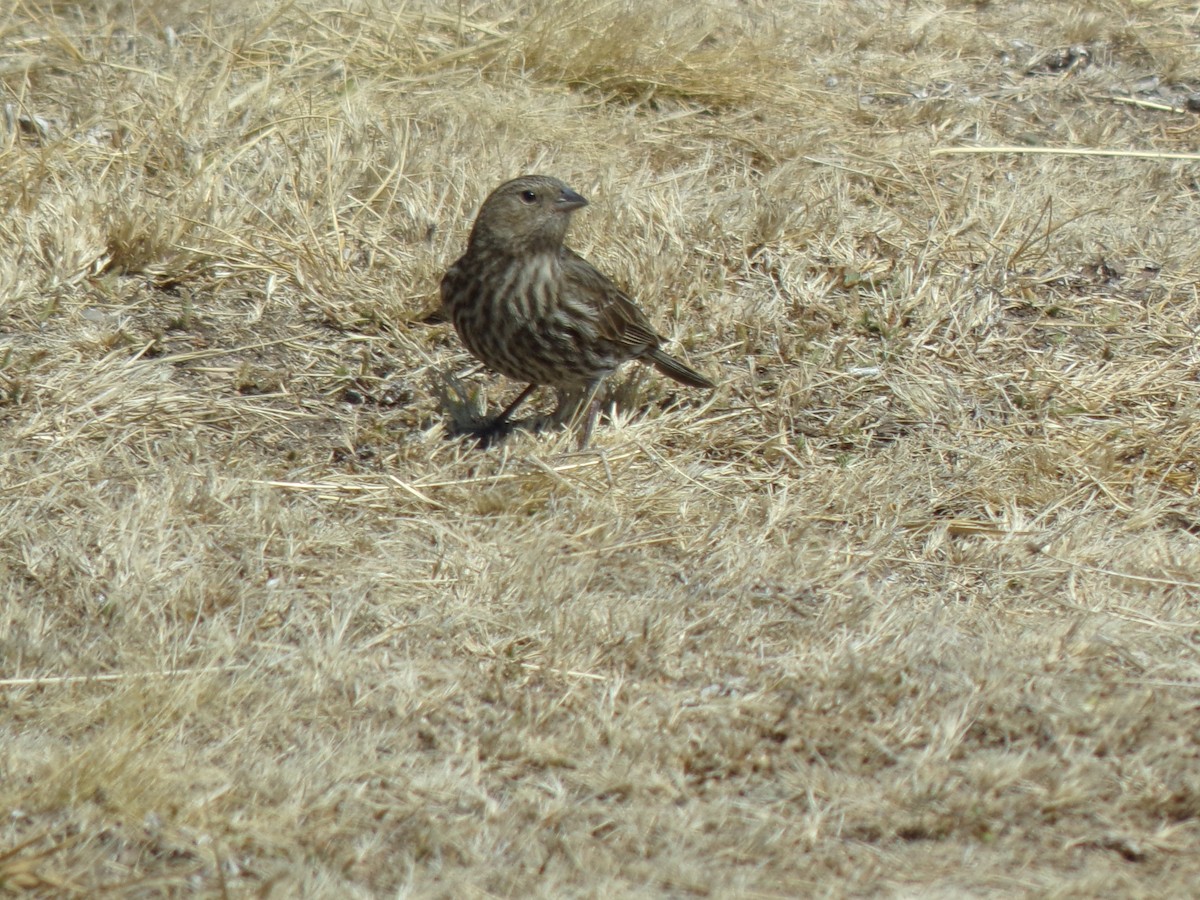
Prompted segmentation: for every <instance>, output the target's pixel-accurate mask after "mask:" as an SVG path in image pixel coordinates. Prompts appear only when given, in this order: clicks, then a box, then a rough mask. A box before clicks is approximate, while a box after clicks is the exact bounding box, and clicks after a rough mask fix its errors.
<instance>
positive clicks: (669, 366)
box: [646, 349, 717, 390]
mask: <svg viewBox="0 0 1200 900" xmlns="http://www.w3.org/2000/svg"><path fill="white" fill-rule="evenodd" d="M646 362H648V363H650V364H651V365H653V366H654V368H656V369H658V371H660V372H662V373H663V374H664V375H666V376H667V377H668V378H674V379H675V380H676V381H678V382H679V383H680V384H686V385H687V386H688V387H694V388H704V389H706V390H712V389H713V388H715V387H716V386H717V385H716V382H713V381H710V380H709V379H708V378H705V377H704V376H703V375H701V374H700V373H699V372H697V371H696V370H695V369H693V368H692V367H691V366H689V365H687V364H686V363H683V362H680V361H679V360H677V359H676V358H675V357H673V356H668V355H667V354H666V353H663V352H662V351H661V350H658V349H655V350H651V351H650V352H649V353H648V354H646Z"/></svg>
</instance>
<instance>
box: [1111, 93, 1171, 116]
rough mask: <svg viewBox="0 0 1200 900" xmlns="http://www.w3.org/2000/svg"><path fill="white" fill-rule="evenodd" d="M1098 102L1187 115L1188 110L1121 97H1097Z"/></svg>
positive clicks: (1152, 101) (1155, 102) (1150, 101)
mask: <svg viewBox="0 0 1200 900" xmlns="http://www.w3.org/2000/svg"><path fill="white" fill-rule="evenodd" d="M1096 99H1097V100H1111V101H1112V102H1113V103H1124V104H1126V105H1127V106H1140V107H1141V108H1142V109H1157V110H1161V111H1162V112H1173V113H1185V112H1187V111H1188V110H1187V109H1186V108H1184V107H1182V106H1172V105H1171V104H1169V103H1159V102H1157V101H1155V100H1139V99H1138V98H1137V97H1120V96H1117V95H1115V94H1114V95H1111V96H1107V97H1097V98H1096Z"/></svg>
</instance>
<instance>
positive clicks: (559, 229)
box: [427, 175, 716, 446]
mask: <svg viewBox="0 0 1200 900" xmlns="http://www.w3.org/2000/svg"><path fill="white" fill-rule="evenodd" d="M587 202H588V201H587V200H585V199H584V198H583V197H582V196H581V195H580V194H578V193H576V192H575V191H573V190H571V188H569V187H568V186H567V185H566V184H564V183H563V182H562V181H559V180H558V179H557V178H551V177H549V176H546V175H525V176H522V177H520V178H514V179H513V180H511V181H506V182H505V183H504V184H502V185H500V186H499V187H498V188H496V189H495V190H494V191H492V193H491V194H490V195H489V196H488V198H487V199H486V200H485V201H484V202H483V206H481V207H480V209H479V214H478V215H477V216H476V217H475V224H474V226H473V227H472V228H471V235H470V238H469V239H468V240H467V250H466V252H465V253H464V254H463V255H462V256H461V257H460V258H459V259H458V260H457V261H456V262H455V263H454V264H453V265H452V266H451V267H450V268H449V269H448V270H447V271H446V274H445V275H444V276H443V278H442V285H441V298H442V307H441V310H440V314H441V316H444V317H445V318H448V319H449V320H450V321H451V322H452V323H453V324H454V328H455V330H456V331H457V332H458V336H459V337H460V338H461V339H462V342H463V343H464V344H465V345H466V347H467V349H468V350H470V351H471V353H472V354H474V355H475V356H476V357H477V358H478V359H480V360H481V361H482V362H483V363H484V364H486V365H487V366H488V367H490V368H492V369H494V370H496V371H497V372H499V373H500V374H501V375H505V376H507V377H508V378H512V379H514V380H516V381H524V382H527V385H528V386H527V387H526V388H525V389H524V390H523V391H521V393H520V394H519V395H518V396H517V398H516V399H515V400H514V401H513V402H512V403H510V404H509V405H508V406H507V407H506V408H505V409H504V411H503V412H501V413H500V415H498V416H497V417H496V418H495V419H493V420H492V421H491V422H489V423H487V425H485V426H484V427H482V428H480V429H478V430H476V431H475V432H474V433H475V434H476V435H477V436H478V437H479V438H480V441H481V443H482V444H483V445H484V446H486V445H487V444H488V443H489V442H490V441H491V440H492V439H494V438H496V437H498V436H501V435H503V434H504V433H505V432H507V430H508V429H509V428H510V427H511V426H510V424H509V420H510V418H511V417H512V415H513V413H514V412H515V411H516V410H517V407H519V406H520V405H521V404H522V403H523V402H524V401H525V399H526V398H527V397H529V395H530V394H531V393H533V391H534V390H535V389H536V388H537V387H539V386H541V385H547V386H550V387H554V388H556V389H557V390H558V392H559V406H558V409H557V410H556V411H555V413H554V416H553V419H554V421H555V422H557V423H558V424H564V423H568V422H574V421H575V420H577V419H578V418H579V415H580V413H581V411H583V410H584V409H585V408H587V409H588V412H587V418H586V422H585V425H584V430H583V434H582V442H583V443H586V441H587V439H588V436H589V435H590V433H591V429H592V425H593V423H594V421H595V417H596V413H597V412H598V404H596V403H595V402H594V398H595V395H596V392H597V390H598V389H599V387H600V384H601V382H602V381H603V380H604V379H605V378H607V377H608V376H609V375H611V374H612V373H613V372H615V371H616V370H617V369H618V368H619V367H620V366H621V365H622V364H623V363H626V362H628V361H629V360H639V361H640V362H644V363H647V364H649V365H652V366H654V367H655V368H656V369H658V371H660V372H662V373H663V374H664V375H666V376H667V377H669V378H673V379H674V380H675V381H678V382H679V383H681V384H685V385H687V386H689V387H695V388H704V389H712V388H714V387H716V385H715V383H714V382H713V381H711V380H710V379H709V378H707V377H705V376H704V375H702V374H700V373H699V372H697V371H696V370H695V369H693V368H692V367H691V366H689V365H687V364H686V363H684V362H682V361H681V360H678V359H676V358H675V357H673V356H671V355H669V354H667V353H665V352H664V351H663V349H662V345H663V343H664V342H665V340H666V339H665V338H664V337H663V336H662V335H660V334H659V333H658V332H657V331H655V330H654V328H653V327H652V326H651V324H650V322H649V320H648V319H647V318H646V315H645V313H643V312H642V310H641V309H639V308H638V307H637V306H636V305H635V304H634V302H633V301H632V300H630V299H629V297H627V296H626V295H625V294H624V293H623V292H622V291H621V290H620V289H619V288H618V287H617V286H616V285H615V284H613V283H612V281H610V280H609V279H608V277H607V276H606V275H604V274H603V273H602V272H600V270H598V269H597V268H596V267H595V266H593V265H592V264H591V263H589V262H588V261H587V260H585V259H584V258H583V257H581V256H580V255H579V254H578V253H576V252H575V251H574V250H572V249H571V248H570V247H567V246H566V245H565V244H564V243H563V241H564V239H565V238H566V233H567V226H568V225H569V224H570V221H571V214H572V213H574V212H575V211H576V210H578V209H581V208H582V207H584V206H586V205H587ZM436 315H437V314H435V316H436ZM432 320H433V319H432V318H431V319H427V321H432Z"/></svg>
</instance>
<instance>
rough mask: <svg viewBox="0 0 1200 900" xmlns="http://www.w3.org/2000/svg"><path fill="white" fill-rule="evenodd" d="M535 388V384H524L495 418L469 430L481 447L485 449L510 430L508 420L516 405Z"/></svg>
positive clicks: (525, 398)
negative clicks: (514, 398) (523, 388)
mask: <svg viewBox="0 0 1200 900" xmlns="http://www.w3.org/2000/svg"><path fill="white" fill-rule="evenodd" d="M535 390H537V385H536V384H530V385H526V387H525V390H523V391H521V393H519V394H517V399H516V400H514V401H513V402H512V403H510V404H508V406H506V407H504V411H503V412H501V413H500V415H498V416H496V418H494V419H492V421H490V422H488V423H487V424H486V425H484V426H483V427H481V428H476V429H475V430H473V431H472V432H471V433H472V434H473V435H475V437H477V438H479V446H480V447H481V448H483V449H486V448H487V447H489V446H491V444H492V442H493V441H495V440H497V439H498V438H502V437H504V436H505V435H506V434H508V433H509V432H510V431H511V430H512V426H511V425H510V424H509V422H508V420H509V419H510V418H512V414H513V413H515V412H516V411H517V407H518V406H520V405H521V404H522V403H524V402H525V401H526V400H527V399H528V398H529V395H530V394H532V393H533V392H534V391H535Z"/></svg>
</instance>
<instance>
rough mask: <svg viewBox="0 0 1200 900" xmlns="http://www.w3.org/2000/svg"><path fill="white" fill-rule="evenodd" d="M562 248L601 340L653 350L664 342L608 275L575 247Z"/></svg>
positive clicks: (571, 278) (569, 272)
mask: <svg viewBox="0 0 1200 900" xmlns="http://www.w3.org/2000/svg"><path fill="white" fill-rule="evenodd" d="M563 250H564V253H563V268H564V270H565V274H566V276H567V279H568V280H569V281H571V282H573V283H574V284H575V285H577V286H578V287H579V288H580V293H581V294H582V295H583V296H585V297H586V298H587V302H588V304H589V305H590V306H592V307H593V309H594V310H595V312H596V329H597V331H598V333H599V335H600V337H601V338H602V339H604V340H606V341H612V342H613V343H614V344H619V345H622V346H626V347H629V348H631V349H634V348H636V349H638V350H646V349H651V348H654V347H657V346H658V345H659V344H661V343H662V342H663V337H662V335H660V334H659V333H658V332H657V331H655V330H654V328H653V327H652V326H651V325H650V320H649V319H647V318H646V314H645V313H644V312H642V311H641V310H640V309H639V308H638V307H637V305H636V304H635V303H634V302H633V301H632V300H630V299H629V298H628V297H627V296H626V295H625V294H624V292H622V291H621V289H620V288H618V287H617V286H616V285H615V284H613V283H612V281H611V280H609V278H608V276H606V275H605V274H604V273H603V272H601V271H600V270H599V269H597V268H596V267H595V266H593V265H592V264H591V263H590V262H588V261H587V260H586V259H584V258H583V257H582V256H580V255H579V254H578V253H576V252H575V251H574V250H571V249H569V248H565V247H564V248H563Z"/></svg>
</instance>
